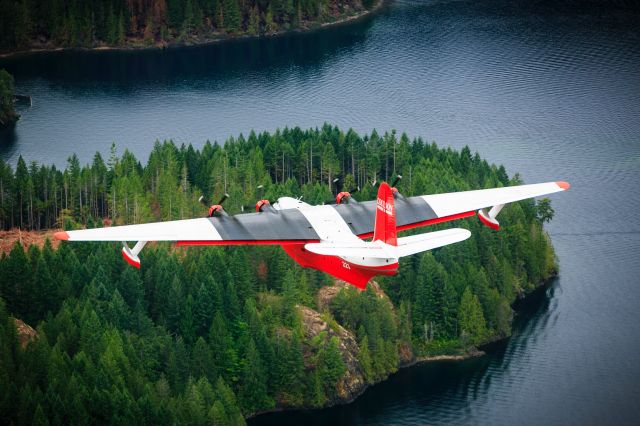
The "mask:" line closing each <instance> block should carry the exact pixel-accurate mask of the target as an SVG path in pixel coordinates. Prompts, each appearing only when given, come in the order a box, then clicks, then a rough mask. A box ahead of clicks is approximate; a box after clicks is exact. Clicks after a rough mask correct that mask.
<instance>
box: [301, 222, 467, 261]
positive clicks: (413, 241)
mask: <svg viewBox="0 0 640 426" xmlns="http://www.w3.org/2000/svg"><path fill="white" fill-rule="evenodd" d="M470 236H471V232H469V231H468V230H466V229H462V228H454V229H446V230H444V231H436V232H428V233H426V234H420V235H412V236H410V237H402V238H398V245H397V246H392V245H389V244H385V243H383V242H382V241H373V242H370V243H368V242H365V241H348V242H333V243H309V244H305V246H304V248H305V249H307V250H309V251H310V252H311V253H315V254H321V255H324V256H338V257H365V258H370V259H393V258H395V259H397V258H399V257H403V256H410V255H412V254H415V253H420V252H423V251H427V250H432V249H434V248H438V247H442V246H446V245H448V244H454V243H457V242H460V241H464V240H466V239H467V238H469V237H470Z"/></svg>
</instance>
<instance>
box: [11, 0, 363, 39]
mask: <svg viewBox="0 0 640 426" xmlns="http://www.w3.org/2000/svg"><path fill="white" fill-rule="evenodd" d="M373 5H374V0H363V1H360V0H146V1H132V0H126V1H124V0H90V1H80V0H44V1H43V0H0V10H1V11H2V13H1V14H0V51H13V50H24V49H29V48H31V47H45V48H46V47H57V46H61V47H96V46H120V47H124V46H131V45H138V46H144V45H154V44H166V43H171V42H189V41H201V40H211V39H215V38H219V37H223V36H225V35H241V34H247V35H258V34H273V33H276V32H279V31H286V30H292V29H297V28H306V27H309V26H317V25H319V24H321V23H325V22H332V21H335V20H337V19H340V18H341V17H343V16H346V15H350V14H353V13H357V12H362V11H364V10H366V9H370V8H371V7H372V6H373Z"/></svg>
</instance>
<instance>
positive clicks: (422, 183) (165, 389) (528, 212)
mask: <svg viewBox="0 0 640 426" xmlns="http://www.w3.org/2000/svg"><path fill="white" fill-rule="evenodd" d="M397 174H402V175H403V176H404V179H403V180H402V181H401V182H400V184H399V186H398V189H399V190H400V191H401V192H402V193H403V194H405V195H417V194H432V193H440V192H449V191H462V190H469V189H479V188H489V187H500V186H508V185H514V184H520V183H522V182H520V179H519V177H518V175H515V176H513V177H511V178H510V177H509V176H508V175H507V173H506V171H505V169H504V167H502V166H495V165H490V164H489V163H487V161H485V160H483V159H481V158H480V156H479V155H478V154H477V153H476V154H472V153H471V151H470V150H469V148H466V147H465V148H464V149H462V150H461V151H459V152H458V151H454V150H452V149H449V148H445V149H443V148H439V147H438V146H437V145H436V144H435V143H427V142H425V141H424V140H422V139H420V138H416V139H409V137H407V136H406V135H405V134H402V135H397V134H396V133H395V132H389V133H385V134H383V135H380V134H378V133H377V132H375V131H374V132H372V133H371V134H370V135H365V136H361V135H358V134H357V133H356V132H354V131H352V130H349V131H346V132H345V131H342V130H340V129H338V128H336V127H333V126H330V125H325V126H323V127H322V128H320V129H312V130H301V129H299V128H292V129H283V130H277V131H276V132H275V133H272V134H270V133H266V132H265V133H260V134H256V133H254V132H251V133H250V134H249V135H248V136H247V137H244V136H239V137H237V138H231V139H229V140H227V141H226V142H225V143H224V144H212V143H208V142H207V143H206V144H205V145H204V146H203V147H202V148H201V149H195V148H194V147H192V146H191V145H189V146H185V145H181V146H177V145H175V144H174V143H172V142H171V141H167V142H163V143H160V142H157V143H156V144H155V146H154V147H153V150H152V152H151V154H150V156H149V159H148V161H147V163H146V165H143V164H142V163H140V161H139V160H138V159H137V158H135V156H134V155H132V154H131V153H130V152H128V151H126V150H125V151H124V152H123V153H122V154H118V152H117V150H116V148H115V146H114V147H113V148H112V151H111V153H110V154H109V155H108V158H106V159H105V158H103V157H102V156H101V155H100V154H96V155H95V157H94V159H93V161H92V163H91V164H89V165H84V166H83V165H81V164H80V161H79V160H78V158H77V157H76V156H75V155H72V156H71V157H70V158H69V161H68V164H67V166H66V167H65V168H64V170H60V169H58V168H57V167H55V166H46V165H41V164H37V163H35V162H34V163H29V164H27V163H26V162H25V161H24V160H23V159H22V158H20V159H19V160H18V163H17V166H16V167H15V170H13V168H12V167H11V166H10V165H8V164H6V163H4V162H0V228H3V229H11V228H15V227H20V228H21V229H24V230H34V232H35V231H36V230H46V229H50V228H61V227H63V228H66V229H72V228H81V227H85V226H86V227H93V226H106V225H110V224H116V225H120V224H125V223H141V222H148V221H155V220H171V219H180V218H190V217H198V216H203V215H205V214H206V212H205V209H204V207H203V206H202V205H201V204H199V203H198V197H199V196H200V195H201V194H205V195H207V196H208V197H209V198H210V199H214V200H215V199H217V198H219V197H220V196H221V195H222V194H224V193H225V192H226V193H228V194H230V198H229V200H228V201H227V202H226V203H225V208H226V209H227V210H228V211H229V212H230V213H237V212H239V211H240V210H241V208H242V206H243V205H248V206H251V205H253V204H254V203H255V201H256V200H257V199H258V197H259V195H260V194H259V192H258V191H259V190H258V188H257V187H258V186H259V185H263V186H264V187H265V191H266V192H265V194H264V195H265V197H266V198H269V199H275V198H277V197H278V196H283V195H287V196H302V197H303V200H305V201H306V202H308V203H322V202H325V201H327V200H329V199H331V198H332V197H333V196H334V194H335V193H336V191H339V190H341V189H348V188H352V187H355V186H359V187H360V188H361V191H359V192H358V193H356V194H354V197H355V198H357V199H360V200H365V199H372V198H374V197H375V192H376V188H375V187H373V186H372V185H371V182H372V181H373V180H375V179H377V180H391V179H392V178H393V177H394V176H395V175H397ZM335 177H339V178H340V181H339V182H337V183H334V178H335ZM552 213H553V211H552V209H551V208H550V206H549V204H548V200H545V201H542V202H535V201H533V200H527V201H522V202H518V203H514V204H512V205H509V206H507V207H505V209H504V210H503V212H502V213H501V216H500V219H501V220H500V222H501V225H502V229H501V231H500V232H495V231H493V230H491V229H489V228H486V227H484V226H482V225H481V224H480V223H479V221H478V220H476V219H474V218H469V219H463V220H460V221H456V222H454V224H453V225H451V224H441V225H435V226H432V227H429V229H420V230H419V231H418V232H426V231H433V230H437V229H444V228H446V227H448V226H457V227H465V228H468V229H470V230H471V231H472V236H471V238H469V239H468V240H467V241H465V242H463V243H459V244H455V245H451V246H446V247H443V248H440V249H437V250H434V251H431V252H426V253H423V254H420V255H415V256H411V257H408V258H406V259H403V262H402V263H401V266H400V270H399V273H398V275H397V276H395V277H385V278H384V279H381V280H379V281H378V282H377V283H370V285H369V287H368V289H367V290H366V291H364V292H360V291H358V290H356V289H355V288H352V287H350V286H348V285H346V284H344V283H340V282H337V283H336V282H334V280H333V279H331V277H329V276H327V275H325V274H323V273H320V272H317V271H314V270H308V269H303V268H301V267H299V266H298V265H297V264H295V263H294V262H293V261H292V260H291V259H290V258H289V257H288V256H287V255H286V254H285V253H284V252H283V251H282V250H281V249H280V248H279V247H271V246H255V247H246V246H235V247H226V248H224V247H195V248H178V247H175V246H172V245H169V244H150V245H149V246H148V248H147V249H146V250H145V252H144V254H143V256H144V262H143V267H142V269H141V270H138V269H135V268H132V267H130V266H129V265H128V264H126V263H125V262H123V261H122V259H121V255H120V247H119V245H118V244H111V243H76V244H73V245H71V244H64V243H61V244H59V245H58V246H57V248H56V247H54V246H53V245H52V243H51V242H49V241H48V240H47V241H46V242H45V243H44V244H43V245H40V246H38V245H31V246H29V247H27V249H26V250H25V249H24V248H23V245H21V244H20V243H19V242H16V244H15V245H14V246H13V248H12V249H11V250H10V251H9V252H8V253H5V254H3V255H2V257H1V258H0V342H1V344H0V389H2V390H3V392H2V393H0V416H2V418H3V419H4V421H5V422H6V423H9V424H11V423H16V424H24V423H32V424H38V425H40V424H69V423H74V424H78V423H106V422H114V423H133V422H135V423H146V424H174V423H190V424H210V423H214V424H242V423H243V422H244V419H245V418H246V417H248V416H252V415H255V414H257V413H261V412H265V411H270V410H274V409H288V408H314V407H324V406H327V405H331V404H336V403H343V402H347V401H350V400H352V399H353V398H355V397H356V396H357V395H359V394H360V393H361V392H363V391H364V389H366V387H367V386H368V385H370V384H372V383H375V382H378V381H381V380H384V379H385V378H386V377H388V375H389V374H391V373H393V372H394V371H396V370H397V369H398V368H399V367H401V366H403V365H408V364H410V363H412V362H414V360H415V359H416V358H417V357H424V356H433V355H441V354H452V355H463V356H464V355H465V354H469V353H471V352H473V350H474V348H476V347H477V346H478V345H481V344H483V343H486V342H489V341H492V340H495V339H499V338H503V337H505V336H508V335H509V334H510V326H511V320H512V309H511V304H512V302H514V300H515V299H516V298H517V297H518V296H519V295H523V294H526V293H527V292H530V291H532V290H533V289H535V288H536V287H538V286H539V285H540V284H541V283H543V282H544V281H545V280H547V279H548V278H550V277H551V276H553V275H554V274H555V273H556V262H555V256H554V252H553V248H552V246H551V244H550V241H549V238H548V236H547V234H546V233H545V231H544V229H543V222H545V221H547V220H550V219H551V217H552ZM23 321H24V323H23ZM25 323H26V324H25ZM16 324H17V325H18V327H19V328H20V329H21V330H22V331H21V332H20V333H19V334H18V333H17V331H16ZM28 325H30V326H33V327H34V329H35V330H32V331H29V327H28ZM25 329H26V330H27V332H25Z"/></svg>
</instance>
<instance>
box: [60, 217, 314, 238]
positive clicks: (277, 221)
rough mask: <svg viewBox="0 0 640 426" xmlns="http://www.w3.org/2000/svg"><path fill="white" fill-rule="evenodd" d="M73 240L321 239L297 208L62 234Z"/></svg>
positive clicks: (65, 232) (61, 233) (63, 232)
mask: <svg viewBox="0 0 640 426" xmlns="http://www.w3.org/2000/svg"><path fill="white" fill-rule="evenodd" d="M56 238H57V239H60V240H69V241H174V242H177V243H178V244H179V245H204V244H207V245H230V244H287V243H306V242H316V241H318V240H319V237H318V234H317V233H316V232H315V231H314V229H313V228H312V227H310V226H309V223H308V222H307V221H306V220H305V218H304V216H303V215H302V214H301V213H300V212H299V211H298V210H295V209H292V210H283V211H280V212H273V213H272V212H265V213H249V214H242V215H236V216H220V217H205V218H197V219H186V220H173V221H167V222H154V223H144V224H139V225H123V226H112V227H106V228H95V229H82V230H77V231H62V232H58V233H56Z"/></svg>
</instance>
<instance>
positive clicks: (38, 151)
mask: <svg viewBox="0 0 640 426" xmlns="http://www.w3.org/2000/svg"><path fill="white" fill-rule="evenodd" d="M611 4H613V6H612V5H611ZM605 5H607V6H605ZM0 66H4V67H6V68H7V69H9V71H10V72H12V73H14V74H15V76H16V81H17V86H18V88H19V91H20V92H21V93H27V94H30V95H32V96H33V98H34V106H33V107H32V108H31V109H28V110H22V111H21V112H22V114H23V117H22V119H21V120H20V122H19V123H18V125H17V128H16V129H15V131H12V132H4V133H3V134H2V135H0V156H1V157H2V158H4V159H5V160H7V161H10V162H12V163H15V161H17V158H18V155H22V156H23V157H24V158H25V159H26V160H28V161H30V160H37V161H41V162H42V161H43V162H46V163H50V162H55V163H56V164H57V165H59V166H64V164H65V162H66V158H67V157H68V155H69V154H71V153H72V152H76V153H78V154H79V156H80V158H81V160H82V161H83V162H88V161H90V160H91V158H92V156H93V154H94V153H95V151H100V152H102V153H103V154H107V153H108V149H109V146H110V145H111V142H112V141H115V142H116V144H117V146H118V147H120V149H123V148H124V147H127V148H129V149H130V150H132V151H133V152H134V153H135V154H136V155H137V156H139V158H141V159H143V160H145V159H146V155H147V154H148V152H149V150H150V149H151V146H152V144H153V142H154V140H155V139H156V138H159V139H165V138H173V139H174V140H176V141H178V142H191V143H193V144H194V145H196V146H200V145H202V144H203V143H204V141H205V140H207V139H210V140H212V141H213V140H218V141H222V140H224V139H225V138H226V137H228V136H231V135H237V134H239V133H240V132H243V133H245V134H246V133H248V131H249V130H250V129H256V130H273V129H275V128H277V127H283V126H286V125H289V126H293V125H300V126H302V127H311V126H313V127H315V126H320V125H322V123H323V122H325V121H328V122H331V123H335V124H337V125H339V126H340V127H342V128H345V129H346V128H348V127H353V128H354V129H356V130H358V131H361V132H370V131H371V130H372V129H373V128H376V129H378V130H379V131H384V130H390V129H394V128H395V129H398V131H406V132H407V133H408V134H409V135H410V136H423V137H424V138H426V139H428V140H435V141H437V142H438V143H439V144H441V145H447V146H452V147H455V148H460V147H462V146H464V145H469V146H470V147H471V148H472V150H477V151H479V152H480V153H481V155H482V156H483V157H484V158H486V159H488V160H489V161H491V162H495V163H502V164H505V165H506V166H507V168H508V170H509V171H510V172H511V173H513V172H516V171H518V172H520V173H521V174H522V176H523V177H524V179H525V180H526V181H527V182H530V183H533V182H537V181H546V180H560V179H563V180H567V181H569V182H570V183H571V184H572V188H571V190H570V191H568V192H567V193H564V194H561V195H558V196H554V197H553V206H554V208H555V210H556V217H555V219H554V220H553V222H552V223H551V224H550V226H549V227H548V229H549V231H550V234H551V236H552V239H553V243H554V245H555V247H556V250H557V253H558V256H559V259H560V267H561V272H560V277H559V279H558V280H557V281H556V282H555V283H554V284H553V285H552V286H551V287H550V288H549V289H547V291H546V292H545V293H544V294H541V295H539V296H538V300H536V301H534V302H532V303H531V304H530V305H529V307H528V310H527V311H526V312H525V313H523V314H521V315H520V316H519V318H518V320H517V323H516V326H515V330H514V336H513V337H512V338H511V339H510V340H508V341H507V342H505V343H504V344H502V345H500V346H499V347H497V348H495V349H494V350H492V351H491V352H490V354H489V355H488V356H486V357H483V358H480V359H474V360H470V361H465V362H460V363H436V364H429V365H422V366H417V367H414V368H409V369H405V370H402V371H401V372H399V373H398V374H396V375H395V376H393V377H392V378H391V379H390V380H388V381H387V382H384V383H381V384H379V385H376V386H374V387H372V388H371V389H369V390H368V391H367V392H366V393H365V394H364V395H363V396H361V397H360V398H359V399H358V400H356V401H355V402H354V403H353V404H350V405H347V406H343V407H336V408H331V409H326V410H321V411H312V412H307V413H305V412H297V413H278V414H273V415H266V416H262V417H258V418H257V419H254V421H252V424H255V425H258V424H267V423H277V424H301V423H302V424H308V425H311V424H327V423H334V424H338V423H353V422H357V423H361V424H379V425H383V424H384V425H386V424H415V423H421V424H422V423H432V424H437V423H491V424H495V423H500V424H513V423H521V424H532V423H551V424H560V423H562V424H567V423H571V424H594V423H596V424H598V423H600V424H602V423H606V424H609V423H618V424H632V423H637V422H638V419H639V418H640V403H638V401H640V384H639V383H640V362H639V361H640V356H639V355H640V321H638V311H639V310H640V279H639V277H640V219H639V218H638V212H639V211H640V190H639V189H638V186H639V184H640V10H639V9H638V8H637V5H634V2H633V1H629V2H625V1H617V2H605V1H604V0H603V1H602V2H598V1H590V2H587V1H584V2H579V1H566V0H560V1H550V0H544V1H539V2H532V1H525V0H493V1H481V0H474V1H465V0H462V1H428V2H418V1H395V2H393V3H391V4H389V5H388V6H387V7H385V8H384V10H382V11H381V12H379V13H377V14H376V15H375V16H373V17H371V18H367V19H366V20H364V21H361V22H358V23H355V24H350V25H345V26H340V27H336V28H331V29H327V30H322V31H318V32H314V33H309V34H294V35H288V36H283V37H274V38H269V39H260V40H256V39H254V40H240V41H234V42H229V43H224V44H220V45H212V46H203V47H193V48H184V49H169V50H166V51H142V52H140V51H138V52H58V53H52V54H42V55H30V56H22V57H15V58H11V59H4V60H0Z"/></svg>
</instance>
